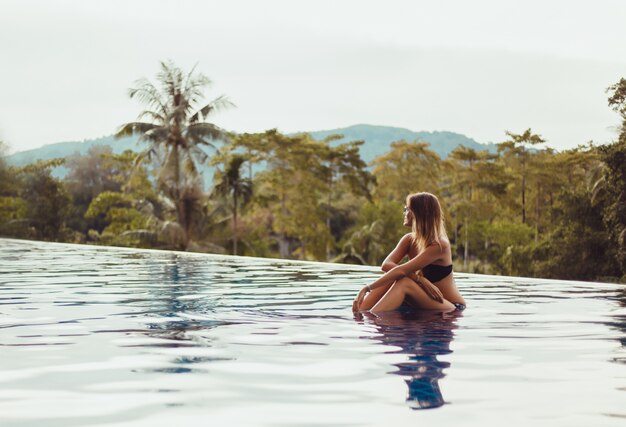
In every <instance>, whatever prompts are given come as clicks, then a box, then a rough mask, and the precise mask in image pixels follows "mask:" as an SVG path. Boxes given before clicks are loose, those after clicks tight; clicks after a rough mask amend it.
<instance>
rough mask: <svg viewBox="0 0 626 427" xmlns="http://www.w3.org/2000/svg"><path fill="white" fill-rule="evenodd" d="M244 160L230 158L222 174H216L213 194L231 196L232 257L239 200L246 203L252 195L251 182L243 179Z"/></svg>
mask: <svg viewBox="0 0 626 427" xmlns="http://www.w3.org/2000/svg"><path fill="white" fill-rule="evenodd" d="M245 161H246V158H245V157H244V156H242V155H240V154H235V155H233V156H232V157H231V158H230V161H229V162H228V164H227V166H226V169H225V170H224V172H218V173H217V176H216V178H217V180H218V184H217V185H216V186H215V192H216V193H217V194H220V195H222V196H228V195H232V202H233V204H232V211H233V255H237V208H238V206H239V202H240V200H241V201H243V203H246V202H247V201H248V200H249V199H250V196H251V195H252V180H250V179H249V178H243V177H242V174H241V166H242V165H243V163H244V162H245Z"/></svg>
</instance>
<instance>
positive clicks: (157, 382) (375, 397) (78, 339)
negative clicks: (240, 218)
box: [0, 239, 626, 427]
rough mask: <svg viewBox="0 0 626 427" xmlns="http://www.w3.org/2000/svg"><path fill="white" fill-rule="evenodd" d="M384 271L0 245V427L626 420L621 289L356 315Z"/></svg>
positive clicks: (467, 284)
mask: <svg viewBox="0 0 626 427" xmlns="http://www.w3.org/2000/svg"><path fill="white" fill-rule="evenodd" d="M376 270H377V269H376V268H373V267H359V266H348V265H338V264H337V265H334V264H323V263H298V262H290V261H279V260H267V259H255V258H243V257H229V256H214V255H205V254H193V253H175V252H161V251H147V250H136V249H120V248H108V247H96V246H80V245H68V244H52V243H42V242H29V241H17V240H5V239H0V361H1V363H0V425H1V426H2V427H8V426H46V427H49V426H79V425H80V426H84V425H90V426H150V427H153V426H173V425H177V426H180V425H190V426H191V425H198V424H202V425H212V426H213V425H214V426H231V425H232V426H381V425H397V426H408V425H411V426H412V425H429V426H434V425H452V424H459V425H464V426H467V425H470V426H485V425H500V424H505V425H507V426H517V425H519V426H521V425H529V424H532V425H550V426H605V425H606V426H613V425H615V426H617V425H621V426H623V425H625V424H626V419H625V418H626V351H625V349H624V348H625V345H626V292H625V290H624V289H625V287H624V286H623V285H622V286H620V285H612V284H600V283H583V282H565V281H547V280H534V279H522V278H510V277H494V276H480V275H467V274H457V275H456V277H457V283H458V286H459V288H460V290H461V292H462V293H463V294H464V296H465V298H466V300H467V302H468V309H467V310H465V311H464V312H462V313H461V314H453V315H441V314H439V315H437V314H426V313H398V312H395V313H389V314H386V315H384V316H381V317H374V316H371V315H364V316H356V317H355V316H353V314H352V312H351V303H352V299H353V298H354V295H355V293H356V291H357V290H358V289H359V288H360V287H361V286H363V285H364V284H365V283H367V281H369V280H371V279H372V278H374V277H376V276H377V274H378V273H377V271H376Z"/></svg>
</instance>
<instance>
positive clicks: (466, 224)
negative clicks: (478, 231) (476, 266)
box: [463, 217, 469, 271]
mask: <svg viewBox="0 0 626 427" xmlns="http://www.w3.org/2000/svg"><path fill="white" fill-rule="evenodd" d="M468 229H469V224H468V221H467V217H465V244H464V248H463V249H464V251H463V270H465V271H467V260H468V258H469V230H468Z"/></svg>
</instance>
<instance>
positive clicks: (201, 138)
mask: <svg viewBox="0 0 626 427" xmlns="http://www.w3.org/2000/svg"><path fill="white" fill-rule="evenodd" d="M187 135H188V136H189V137H190V138H192V139H194V140H195V141H198V143H200V144H206V145H210V141H223V142H227V141H228V140H229V135H228V132H226V131H225V130H224V129H222V128H220V127H218V126H216V125H214V124H213V123H194V124H190V125H189V127H187Z"/></svg>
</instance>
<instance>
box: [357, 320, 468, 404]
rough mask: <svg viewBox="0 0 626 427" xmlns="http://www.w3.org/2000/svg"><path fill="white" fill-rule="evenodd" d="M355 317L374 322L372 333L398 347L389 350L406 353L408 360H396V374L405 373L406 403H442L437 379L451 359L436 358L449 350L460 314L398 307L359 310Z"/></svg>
mask: <svg viewBox="0 0 626 427" xmlns="http://www.w3.org/2000/svg"><path fill="white" fill-rule="evenodd" d="M356 316H357V320H363V321H365V322H367V323H371V324H374V325H375V326H376V328H377V329H378V331H379V332H380V334H381V335H379V336H376V337H374V339H376V340H379V341H380V342H382V343H384V344H388V345H391V346H394V347H399V348H400V349H399V350H392V351H389V352H387V353H388V354H408V355H409V358H408V361H406V362H403V363H396V364H394V366H396V367H397V368H398V370H397V371H394V372H391V373H392V374H395V375H401V376H403V377H408V379H406V380H405V381H406V384H407V386H408V388H409V390H408V396H407V399H406V401H407V403H408V404H409V406H410V407H411V408H413V409H430V408H437V407H439V406H442V405H443V404H444V403H445V401H444V398H443V395H442V394H441V389H440V388H439V379H440V378H443V377H444V375H445V374H444V373H443V370H444V369H445V368H448V367H450V363H448V362H442V361H439V360H437V356H439V355H441V354H449V353H452V350H450V343H451V342H452V339H453V338H454V332H453V330H454V329H456V328H457V327H458V326H457V325H456V319H457V318H458V317H460V316H462V314H461V313H460V312H458V311H454V312H452V313H433V312H427V311H418V310H398V311H391V312H387V313H379V314H376V315H374V314H372V313H359V314H358V315H356Z"/></svg>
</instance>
